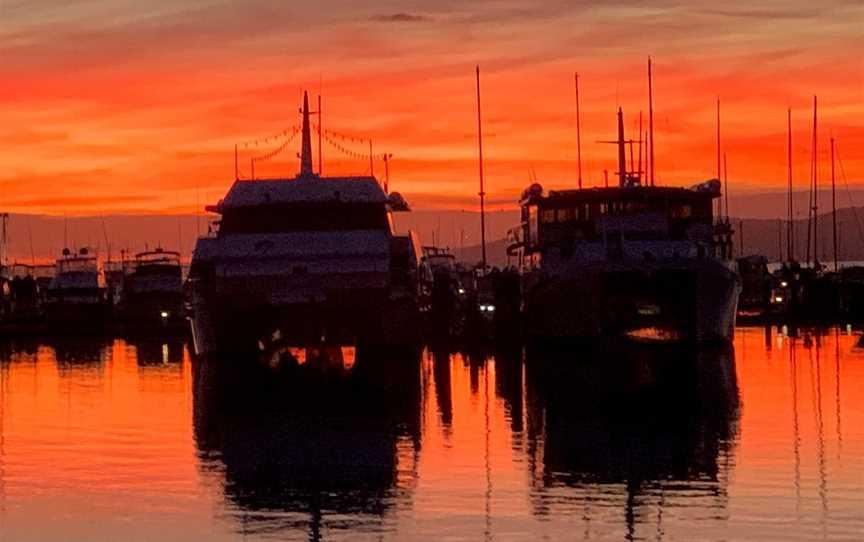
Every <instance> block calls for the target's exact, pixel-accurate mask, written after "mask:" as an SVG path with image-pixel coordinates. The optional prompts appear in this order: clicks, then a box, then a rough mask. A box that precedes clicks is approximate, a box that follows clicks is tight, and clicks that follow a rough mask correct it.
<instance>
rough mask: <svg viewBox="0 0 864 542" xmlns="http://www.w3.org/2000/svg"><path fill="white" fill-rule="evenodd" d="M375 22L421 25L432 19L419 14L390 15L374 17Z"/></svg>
mask: <svg viewBox="0 0 864 542" xmlns="http://www.w3.org/2000/svg"><path fill="white" fill-rule="evenodd" d="M372 20H373V21H378V22H380V23H421V22H426V21H431V20H432V18H431V17H428V16H426V15H420V14H418V13H404V12H402V13H390V14H387V15H376V16H374V17H372Z"/></svg>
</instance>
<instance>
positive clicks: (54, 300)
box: [45, 248, 110, 327]
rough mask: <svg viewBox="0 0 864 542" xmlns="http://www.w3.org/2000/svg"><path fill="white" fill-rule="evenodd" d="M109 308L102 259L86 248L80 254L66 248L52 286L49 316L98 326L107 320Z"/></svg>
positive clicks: (55, 320) (77, 324)
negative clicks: (100, 260)
mask: <svg viewBox="0 0 864 542" xmlns="http://www.w3.org/2000/svg"><path fill="white" fill-rule="evenodd" d="M109 308H110V307H109V304H108V299H107V290H106V287H105V276H104V275H103V273H102V266H101V264H100V262H99V258H98V257H96V256H94V255H92V254H90V252H89V251H88V250H87V249H86V248H82V249H81V250H80V251H78V253H77V254H76V253H73V252H72V251H70V250H69V249H63V256H62V257H61V258H60V259H58V260H57V262H56V271H55V274H54V278H53V279H51V283H50V284H49V285H48V291H47V296H46V301H45V318H46V319H47V320H48V321H49V322H51V323H56V324H63V325H66V326H72V327H91V326H98V325H101V324H102V323H104V321H105V318H106V317H107V315H108V313H109Z"/></svg>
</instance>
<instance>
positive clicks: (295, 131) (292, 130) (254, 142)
mask: <svg viewBox="0 0 864 542" xmlns="http://www.w3.org/2000/svg"><path fill="white" fill-rule="evenodd" d="M299 132H300V128H298V127H297V126H292V127H290V128H285V129H284V130H282V131H281V132H279V133H277V134H273V135H270V136H267V137H262V138H258V139H251V140H249V141H244V142H242V143H238V144H237V146H238V147H240V148H243V149H248V148H249V147H250V146H251V147H257V146H258V145H260V144H262V143H269V142H270V141H271V140H273V141H278V140H279V138H282V137H287V136H288V134H289V133H290V134H291V136H290V137H292V138H293V137H294V136H296V135H297V134H298V133H299Z"/></svg>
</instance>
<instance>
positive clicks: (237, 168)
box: [196, 143, 240, 207]
mask: <svg viewBox="0 0 864 542" xmlns="http://www.w3.org/2000/svg"><path fill="white" fill-rule="evenodd" d="M237 158H238V153H237V144H236V143H235V144H234V180H235V181H236V180H238V179H240V165H239V164H238V163H237ZM196 207H197V205H196Z"/></svg>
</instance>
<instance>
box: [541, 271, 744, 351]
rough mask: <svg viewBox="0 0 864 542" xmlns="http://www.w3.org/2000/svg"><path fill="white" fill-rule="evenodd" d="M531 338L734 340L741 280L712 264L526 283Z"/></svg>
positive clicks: (572, 273)
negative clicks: (604, 337)
mask: <svg viewBox="0 0 864 542" xmlns="http://www.w3.org/2000/svg"><path fill="white" fill-rule="evenodd" d="M525 291H526V295H525V307H524V310H525V331H526V335H527V336H528V338H529V340H533V341H537V340H544V339H546V340H567V339H594V338H599V337H603V336H623V337H632V338H636V339H664V340H678V341H684V342H715V341H719V342H723V341H729V340H731V338H732V334H733V331H734V327H735V316H736V312H737V304H738V297H739V295H740V293H741V279H740V277H739V275H738V273H737V272H736V271H735V269H734V267H732V266H731V265H727V264H725V263H723V262H719V261H715V260H709V259H694V260H675V261H665V262H664V261H659V262H634V263H632V264H628V263H626V262H621V263H614V264H612V263H606V264H596V265H586V266H584V267H580V268H576V269H573V270H571V271H570V272H568V273H567V274H566V275H564V276H559V277H550V276H546V275H544V274H543V273H541V272H535V273H534V274H530V275H528V277H527V278H526V287H525Z"/></svg>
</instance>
